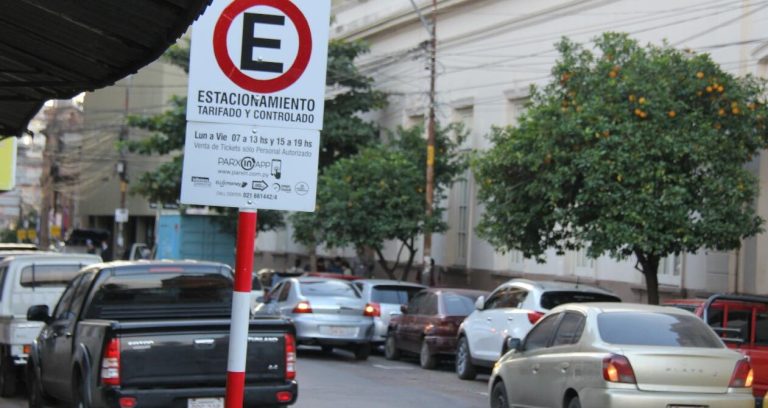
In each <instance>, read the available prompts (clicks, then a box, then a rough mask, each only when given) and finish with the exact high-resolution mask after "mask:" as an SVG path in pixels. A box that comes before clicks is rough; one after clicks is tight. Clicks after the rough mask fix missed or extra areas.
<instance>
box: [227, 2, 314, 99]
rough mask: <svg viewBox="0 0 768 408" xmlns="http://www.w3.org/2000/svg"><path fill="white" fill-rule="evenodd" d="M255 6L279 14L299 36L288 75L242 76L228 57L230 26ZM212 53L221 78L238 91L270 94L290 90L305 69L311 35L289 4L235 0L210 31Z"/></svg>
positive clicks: (297, 10) (296, 11)
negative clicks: (284, 17) (211, 35)
mask: <svg viewBox="0 0 768 408" xmlns="http://www.w3.org/2000/svg"><path fill="white" fill-rule="evenodd" d="M255 6H268V7H273V8H276V9H278V10H280V11H282V12H283V14H285V15H286V16H288V18H289V19H291V21H292V22H293V25H294V26H295V27H296V31H297V32H298V33H299V52H298V53H297V54H296V59H295V60H294V61H293V65H291V67H290V68H289V69H288V71H286V72H285V73H283V74H282V75H280V76H278V77H277V78H273V79H267V80H262V79H255V78H252V77H250V76H248V75H245V74H244V73H243V72H242V71H240V69H238V67H237V66H236V65H235V63H234V62H232V58H230V57H229V50H228V49H227V34H228V33H229V28H230V27H231V26H232V21H234V20H235V17H237V16H238V15H240V14H241V13H243V12H244V11H245V10H247V9H249V8H251V7H255ZM213 53H214V55H215V56H216V62H218V64H219V68H221V71H222V72H223V73H224V75H226V76H227V77H228V78H229V79H231V80H232V82H234V83H235V84H237V85H238V86H239V87H241V88H243V89H246V90H248V91H251V92H256V93H273V92H277V91H282V90H283V89H285V88H287V87H289V86H291V85H292V84H293V83H294V82H296V81H297V80H298V79H299V78H300V77H301V75H302V74H303V73H304V70H305V69H307V65H308V64H309V57H310V55H311V54H312V33H311V32H310V31H309V23H308V22H307V19H306V17H304V14H303V13H302V12H301V10H299V8H298V7H296V6H295V5H294V4H293V3H291V2H290V1H285V0H235V1H233V2H232V4H230V5H229V6H227V8H225V9H224V11H223V12H222V13H221V16H220V17H219V20H218V21H217V22H216V27H215V28H214V30H213Z"/></svg>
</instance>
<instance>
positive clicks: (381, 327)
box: [371, 318, 389, 343]
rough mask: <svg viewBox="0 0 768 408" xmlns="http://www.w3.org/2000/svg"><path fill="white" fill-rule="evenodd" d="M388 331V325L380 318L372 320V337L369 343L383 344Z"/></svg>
mask: <svg viewBox="0 0 768 408" xmlns="http://www.w3.org/2000/svg"><path fill="white" fill-rule="evenodd" d="M388 331H389V323H388V322H385V321H384V320H382V319H380V318H374V319H373V336H372V337H371V342H373V343H384V342H385V341H386V340H387V332H388Z"/></svg>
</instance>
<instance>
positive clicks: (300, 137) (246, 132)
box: [181, 122, 320, 212]
mask: <svg viewBox="0 0 768 408" xmlns="http://www.w3.org/2000/svg"><path fill="white" fill-rule="evenodd" d="M319 153H320V132H319V131H317V130H305V129H282V128H268V127H256V126H243V125H232V124H221V123H199V122H187V135H186V143H185V145H184V169H183V174H182V182H181V203H183V204H196V205H213V206H223V207H238V208H259V209H270V210H288V211H309V212H311V211H314V210H315V195H316V191H315V188H316V186H317V164H318V156H319Z"/></svg>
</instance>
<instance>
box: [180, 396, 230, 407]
mask: <svg viewBox="0 0 768 408" xmlns="http://www.w3.org/2000/svg"><path fill="white" fill-rule="evenodd" d="M187 408H224V398H190V399H188V400H187Z"/></svg>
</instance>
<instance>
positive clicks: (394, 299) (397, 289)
mask: <svg viewBox="0 0 768 408" xmlns="http://www.w3.org/2000/svg"><path fill="white" fill-rule="evenodd" d="M421 289H422V288H420V287H417V286H384V285H379V286H374V287H373V290H372V291H371V301H372V302H376V303H385V304H387V303H388V304H397V305H404V304H407V303H408V301H410V300H411V298H412V297H413V295H415V294H416V293H418V292H419V291H421Z"/></svg>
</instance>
